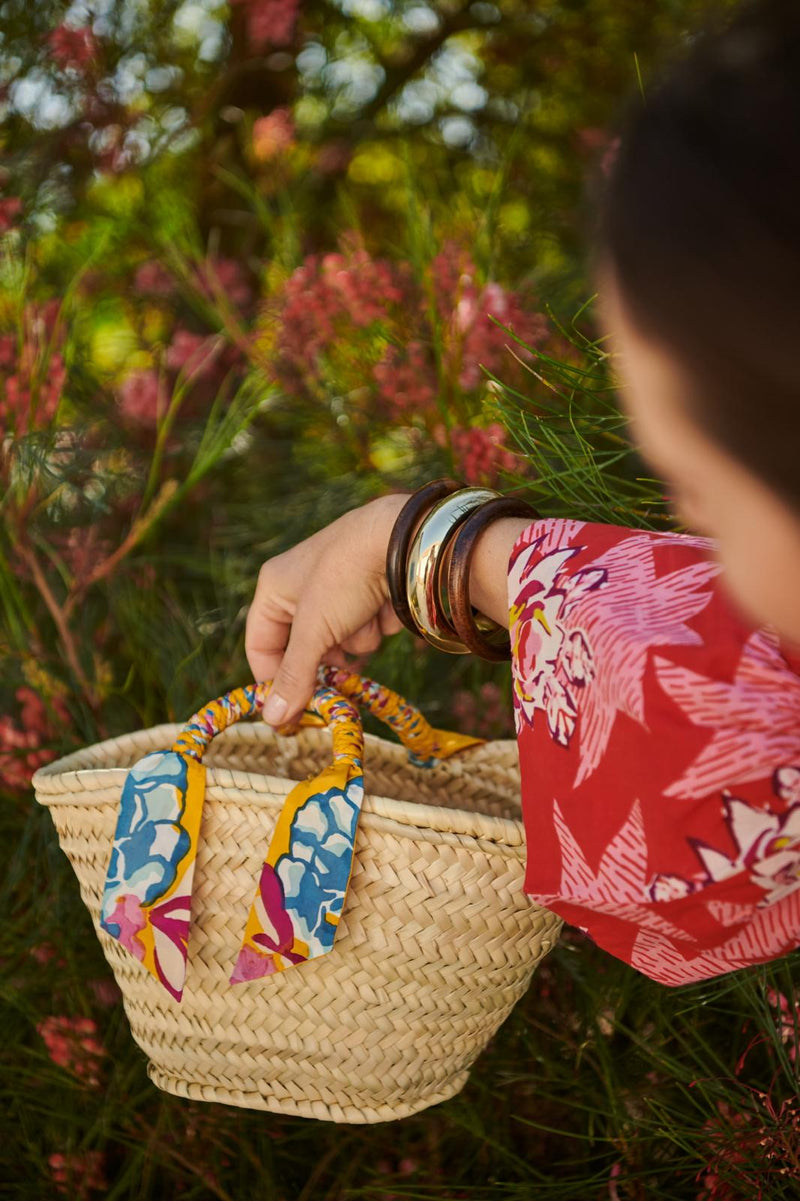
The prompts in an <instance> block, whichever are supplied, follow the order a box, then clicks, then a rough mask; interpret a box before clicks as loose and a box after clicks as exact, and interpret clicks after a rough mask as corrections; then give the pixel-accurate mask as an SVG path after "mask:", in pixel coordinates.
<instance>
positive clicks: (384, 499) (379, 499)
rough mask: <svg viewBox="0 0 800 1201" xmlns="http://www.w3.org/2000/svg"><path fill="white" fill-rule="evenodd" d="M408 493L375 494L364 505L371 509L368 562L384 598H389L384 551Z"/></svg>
mask: <svg viewBox="0 0 800 1201" xmlns="http://www.w3.org/2000/svg"><path fill="white" fill-rule="evenodd" d="M410 495H411V494H410V493H409V492H391V493H389V494H388V495H387V496H376V497H375V499H374V500H371V501H369V502H368V503H367V506H366V507H367V508H368V509H370V510H371V515H372V523H371V525H370V527H369V533H368V535H367V553H368V558H369V563H370V566H371V568H372V570H373V572H374V573H375V575H376V576H378V578H379V580H380V587H381V592H382V593H383V596H384V599H385V600H389V586H388V584H387V582H386V551H387V549H388V546H389V540H390V538H391V536H392V530H393V529H394V525H395V522H396V521H397V518H398V517H399V515H400V511H401V510H402V508H403V506H404V505H405V503H406V501H407V500H408V498H409V496H410Z"/></svg>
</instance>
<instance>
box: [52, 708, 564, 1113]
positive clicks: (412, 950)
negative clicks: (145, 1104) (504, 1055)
mask: <svg viewBox="0 0 800 1201" xmlns="http://www.w3.org/2000/svg"><path fill="white" fill-rule="evenodd" d="M180 731H181V727H179V726H177V725H162V726H158V727H155V728H153V729H149V730H140V731H137V732H136V733H132V734H127V735H124V736H123V737H120V738H112V739H109V740H107V741H105V742H100V743H98V744H96V745H94V746H90V747H87V748H86V749H85V750H81V751H78V752H77V753H75V754H71V755H68V756H66V757H65V758H62V759H59V760H58V761H56V762H54V763H50V764H48V765H47V766H45V767H43V768H41V769H40V770H39V771H38V772H37V773H36V775H35V777H34V787H35V790H36V797H37V800H38V801H39V802H40V803H41V804H43V805H46V806H48V808H49V810H50V813H51V815H52V818H53V822H54V824H55V827H56V830H57V832H58V837H59V841H60V844H61V847H62V849H63V850H64V852H65V853H66V854H67V856H68V857H69V859H70V862H71V863H72V866H73V868H74V870H75V874H76V875H77V877H78V881H79V884H80V890H81V896H82V898H83V900H84V902H85V904H86V906H87V908H88V909H89V912H90V913H91V916H92V920H93V922H94V926H95V930H96V932H97V936H98V938H99V939H100V942H101V944H102V947H103V951H104V954H105V956H106V959H107V960H108V962H109V964H110V966H111V968H112V970H113V972H114V976H115V978H116V980H117V983H118V985H119V987H120V989H121V991H122V996H123V1003H124V1007H125V1012H126V1014H127V1017H128V1020H129V1022H130V1027H131V1033H132V1034H133V1037H134V1039H135V1041H136V1042H137V1043H138V1045H139V1047H140V1048H141V1049H142V1050H143V1051H144V1053H145V1055H146V1056H147V1058H148V1060H149V1064H148V1074H149V1076H150V1079H151V1080H152V1081H153V1082H154V1083H155V1084H156V1085H157V1086H158V1087H159V1088H161V1089H164V1090H166V1091H167V1092H169V1093H174V1094H176V1095H177V1096H182V1097H189V1098H192V1099H195V1100H203V1101H218V1102H224V1103H226V1104H228V1105H237V1106H242V1107H246V1108H251V1109H264V1110H272V1111H273V1112H277V1113H284V1114H295V1115H299V1116H302V1117H313V1118H319V1119H324V1120H330V1121H337V1122H379V1121H385V1120H391V1119H397V1118H402V1117H405V1116H407V1115H409V1114H413V1113H416V1112H418V1111H419V1110H422V1109H425V1108H426V1107H427V1106H430V1105H434V1104H436V1103H437V1102H440V1101H444V1100H446V1099H448V1098H449V1097H452V1096H454V1095H455V1094H456V1093H458V1092H459V1091H460V1089H461V1088H463V1086H464V1084H465V1083H466V1081H467V1078H468V1075H469V1069H470V1067H471V1065H472V1064H473V1062H474V1061H475V1059H476V1058H477V1057H478V1055H479V1054H480V1052H481V1051H482V1050H483V1048H484V1047H485V1046H486V1044H487V1042H488V1041H489V1039H490V1038H491V1036H492V1035H493V1034H494V1032H495V1031H496V1030H497V1028H498V1027H499V1026H500V1025H501V1024H502V1022H503V1021H504V1020H505V1018H506V1017H507V1016H508V1014H509V1013H510V1011H511V1009H512V1007H513V1006H514V1004H515V1002H516V1001H517V1000H518V999H519V998H520V997H521V996H522V995H523V993H524V992H525V991H526V989H527V988H528V985H529V983H530V980H531V976H532V975H533V972H534V970H535V968H536V967H537V965H538V963H539V962H540V961H541V959H542V958H543V957H544V956H545V955H546V954H547V952H548V951H549V950H550V949H551V948H552V947H553V945H554V944H555V942H556V940H557V938H558V934H559V931H560V927H561V920H560V919H559V918H558V917H556V916H555V915H554V914H552V913H550V912H549V911H548V910H546V909H543V908H541V907H539V906H537V905H535V904H534V903H533V902H532V901H531V900H530V899H529V898H528V897H527V896H526V895H525V894H524V893H523V891H522V883H523V874H524V865H525V839H524V829H523V825H522V822H521V821H520V802H519V767H518V758H517V746H516V743H515V742H514V741H495V742H488V743H484V744H482V745H477V746H474V747H471V748H469V749H468V750H464V751H462V752H460V753H459V754H458V755H455V756H454V757H453V758H450V759H447V760H445V761H443V762H439V763H437V764H435V765H434V766H428V767H417V766H414V765H413V764H412V763H411V762H410V761H409V755H408V752H407V751H406V750H405V749H404V748H403V747H402V746H399V745H397V744H395V743H391V742H388V741H386V740H384V739H382V738H378V737H375V736H374V735H365V736H364V739H365V746H364V799H363V802H362V805H361V816H360V819H359V822H358V826H357V829H356V834H355V844H354V853H353V867H352V874H351V877H350V883H349V887H348V889H347V894H346V899H345V902H344V910H343V913H342V915H341V918H340V921H339V925H338V930H337V934H336V942H335V945H334V946H333V947H332V949H331V950H330V952H329V953H327V954H324V955H322V956H321V957H320V958H318V959H314V960H312V961H310V962H308V963H303V964H300V965H298V966H296V967H292V968H291V970H288V971H281V972H278V973H276V974H274V975H271V976H268V977H266V978H264V979H260V980H252V981H248V982H247V983H245V984H238V985H234V986H232V985H231V983H230V971H231V965H232V959H233V957H234V956H235V950H236V948H237V947H238V945H239V942H240V940H241V937H242V928H243V915H245V916H246V914H247V909H248V905H249V904H250V901H251V898H252V895H253V882H254V880H256V879H258V871H259V867H260V865H261V862H262V859H263V855H264V847H265V845H266V843H267V842H268V841H269V839H270V836H271V833H272V831H273V829H274V827H275V824H276V822H277V819H278V817H279V815H280V813H281V810H282V807H283V805H284V802H285V801H286V798H287V796H288V794H289V793H290V792H291V791H292V789H293V787H294V786H295V782H296V781H299V780H304V779H306V778H308V777H309V776H313V775H316V774H317V773H319V772H320V771H322V770H323V769H324V768H326V767H327V766H328V765H329V764H330V761H331V735H330V733H329V731H328V730H327V729H319V728H311V729H300V730H299V731H298V732H297V733H296V734H293V735H289V736H284V735H278V734H276V733H274V732H273V731H272V730H271V729H269V728H268V727H267V726H266V725H265V724H264V723H263V722H256V723H249V724H240V725H233V726H231V727H229V728H228V729H226V730H224V731H223V732H222V733H220V734H218V735H217V736H216V737H215V738H214V740H213V742H211V743H210V745H209V747H208V751H207V753H206V756H205V760H204V763H205V766H206V791H205V802H204V808H203V811H202V824H201V827H200V833H199V844H198V849H197V858H196V863H195V871H194V887H193V894H192V904H191V927H190V935H189V939H188V958H187V962H186V978H185V986H184V992H183V997H182V1000H181V1001H180V1002H178V1001H176V1000H174V999H173V998H172V997H171V996H169V995H168V994H167V993H166V992H165V990H164V989H163V988H162V987H161V985H160V984H159V982H158V981H157V980H156V979H154V978H153V976H152V975H151V974H150V973H149V972H148V971H147V970H146V969H145V967H144V965H143V964H142V963H140V962H138V961H137V960H136V959H135V958H134V957H133V956H132V955H131V954H129V953H128V952H127V951H126V950H125V949H124V948H123V947H122V946H121V945H120V943H119V942H118V941H117V940H116V939H115V938H112V937H111V936H110V935H109V934H108V933H107V932H106V930H104V929H103V928H102V927H101V925H100V907H101V899H102V895H103V888H104V880H105V877H106V869H107V866H108V862H109V853H110V850H111V845H112V840H113V838H114V831H115V824H116V820H117V815H118V811H119V806H120V795H121V791H122V788H123V784H124V781H125V779H126V774H127V771H128V769H129V768H130V767H131V766H132V765H133V764H134V763H135V762H137V761H138V760H139V759H141V757H142V756H144V755H146V754H147V753H149V752H152V751H156V750H163V748H165V747H168V746H170V745H171V744H172V743H173V742H174V740H175V739H176V736H177V735H178V734H179V733H180Z"/></svg>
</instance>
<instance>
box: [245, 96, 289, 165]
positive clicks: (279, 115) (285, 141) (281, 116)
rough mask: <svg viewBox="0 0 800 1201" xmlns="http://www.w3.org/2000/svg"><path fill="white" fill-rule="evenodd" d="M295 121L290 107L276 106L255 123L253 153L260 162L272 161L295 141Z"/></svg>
mask: <svg viewBox="0 0 800 1201" xmlns="http://www.w3.org/2000/svg"><path fill="white" fill-rule="evenodd" d="M294 135H295V128H294V121H293V120H292V114H291V113H290V112H289V110H288V108H276V109H273V110H272V112H271V113H268V114H267V116H266V117H259V118H258V120H257V121H255V122H254V123H253V154H254V155H255V157H256V159H257V160H258V161H259V162H260V163H268V162H271V161H272V159H275V158H278V157H279V156H280V155H281V154H283V153H284V151H286V150H288V149H289V147H290V146H291V145H293V143H294Z"/></svg>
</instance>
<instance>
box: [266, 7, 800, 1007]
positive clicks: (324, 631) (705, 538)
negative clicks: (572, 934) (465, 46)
mask: <svg viewBox="0 0 800 1201" xmlns="http://www.w3.org/2000/svg"><path fill="white" fill-rule="evenodd" d="M798 164H800V8H799V7H798V6H797V5H796V4H794V3H792V2H789V0H761V2H759V3H750V4H747V5H746V6H744V7H743V8H742V9H740V10H739V12H738V14H737V16H736V17H735V19H733V20H731V21H730V22H728V23H727V24H726V23H725V22H724V20H722V21H720V22H718V23H717V24H716V27H714V28H709V30H708V31H707V33H706V34H704V35H702V36H701V37H699V38H698V39H696V41H695V43H694V45H693V46H692V48H691V50H690V51H689V53H688V54H687V55H686V56H685V57H684V58H682V59H680V60H678V61H676V62H675V63H674V64H672V65H670V66H669V67H668V69H666V70H665V72H664V73H663V76H662V78H661V79H660V80H659V81H657V83H656V86H655V87H653V88H652V89H651V91H650V94H649V95H648V96H647V98H646V99H645V100H644V101H640V100H638V99H634V100H632V101H631V102H630V103H629V105H628V107H627V109H626V111H625V112H624V114H623V120H622V123H621V128H620V146H619V151H618V154H617V158H616V161H615V163H614V164H613V166H612V168H611V171H610V174H609V178H608V180H607V181H603V182H602V187H601V184H600V182H599V175H598V177H597V178H596V179H594V180H593V181H592V182H593V188H592V190H591V195H590V199H591V202H592V206H593V210H592V211H593V213H596V214H597V219H596V221H595V220H594V218H593V220H592V224H593V226H594V228H593V230H592V245H593V255H594V259H593V264H592V266H593V270H594V274H595V279H596V282H597V287H598V292H599V297H600V304H599V309H600V311H599V316H600V319H601V323H602V327H603V330H604V331H605V333H606V335H607V337H608V340H609V342H610V343H611V349H612V350H613V351H614V352H615V355H616V359H617V362H618V367H619V375H620V385H621V387H620V399H621V402H622V404H623V405H624V407H625V410H626V412H627V414H628V416H629V418H630V423H631V431H632V436H633V439H634V441H635V442H636V444H637V445H638V446H639V448H640V449H641V452H642V454H643V455H644V456H645V457H646V458H647V459H648V460H649V461H650V463H651V464H652V465H653V467H654V468H655V469H656V471H657V472H658V473H659V474H660V475H661V476H662V477H663V478H664V479H665V480H666V481H667V483H668V486H669V488H670V493H671V495H672V497H673V499H674V503H675V509H676V512H677V514H678V516H679V517H680V518H681V520H682V521H683V522H684V523H685V524H686V526H687V527H689V528H690V529H692V530H693V531H695V534H693V535H688V534H687V535H681V534H670V533H666V534H652V533H646V532H643V531H633V530H628V529H624V528H620V527H615V526H607V525H599V524H588V523H583V522H581V521H580V520H568V519H563V520H540V521H533V522H531V521H530V519H529V518H526V517H504V518H502V519H499V520H496V521H494V522H493V523H492V524H491V525H489V526H488V528H487V529H486V530H485V532H484V533H483V534H482V535H481V537H480V539H479V541H478V543H477V547H476V550H475V553H474V556H473V558H472V562H471V569H470V575H469V590H470V601H471V603H472V605H473V606H474V607H475V608H476V609H478V610H479V611H480V612H481V613H483V614H485V615H486V616H487V617H489V618H491V619H493V620H494V621H496V622H497V623H501V624H504V625H506V626H508V627H509V628H510V631H511V642H512V652H513V654H512V672H513V679H514V709H515V719H516V728H517V736H518V743H519V750H520V764H521V771H522V803H523V816H524V820H525V825H526V835H527V842H528V847H529V854H528V863H527V869H526V876H525V884H524V887H525V891H526V892H528V893H529V894H530V895H531V897H532V898H533V899H534V900H536V901H538V902H540V903H542V904H544V905H547V906H548V907H550V908H551V909H553V910H555V911H556V912H558V913H560V914H561V915H562V916H563V917H564V918H565V919H566V920H567V921H568V922H571V923H572V924H575V925H577V926H579V927H580V928H581V929H583V930H585V931H586V932H587V933H588V934H589V935H590V936H591V937H593V938H594V939H595V940H596V942H598V943H599V944H600V945H601V946H603V947H605V948H606V949H607V950H609V951H610V952H611V953H612V954H615V955H617V956H619V957H620V958H622V959H624V960H625V961H626V962H628V963H631V964H633V966H635V967H637V968H638V969H639V970H641V971H643V972H645V973H646V974H647V975H649V976H651V977H652V978H654V979H656V980H660V981H662V982H664V983H667V984H682V983H686V982H689V981H692V980H698V979H704V978H707V977H711V976H714V975H718V974H720V973H722V972H726V971H730V970H733V969H736V968H739V967H743V966H745V965H747V964H750V963H756V962H763V961H765V960H768V959H771V958H774V957H775V956H777V955H780V954H783V953H785V952H786V951H788V950H791V949H792V948H794V947H796V946H798V945H800V649H797V648H800V605H798V603H797V597H798V596H800V474H799V473H798V471H797V467H796V457H797V450H798V434H799V433H800V358H798V353H797V351H798V349H800V308H798V302H797V295H798V290H797V283H798V280H800V223H799V222H798V214H800V167H799V166H798ZM407 499H408V498H407V497H406V496H403V495H390V496H383V497H379V498H377V499H376V500H374V501H372V502H371V503H369V504H367V505H364V506H362V507H361V508H358V509H355V510H353V511H352V512H350V513H347V514H345V515H344V516H343V517H341V518H339V520H338V521H335V522H333V523H332V524H331V525H329V526H328V527H326V528H325V529H323V530H320V531H319V532H318V533H316V534H314V535H313V536H312V537H311V538H308V539H306V541H304V542H302V543H301V544H300V545H298V546H296V547H294V548H293V549H291V550H290V551H288V552H286V553H285V554H282V555H280V556H277V557H276V558H273V559H271V560H269V561H268V562H266V563H265V564H264V566H263V567H262V569H261V573H260V575H259V580H258V585H257V588H256V593H255V597H254V600H253V604H252V606H251V609H250V613H249V617H248V623H247V637H246V650H247V656H248V660H249V663H250V666H251V668H252V671H253V674H254V677H255V678H256V679H257V680H264V679H272V680H273V681H274V683H273V687H272V690H271V694H270V697H269V699H268V703H267V705H266V707H265V711H264V716H265V719H266V720H267V721H269V722H271V723H273V724H282V723H283V722H285V721H287V720H290V719H291V718H293V717H294V716H296V715H297V714H298V713H299V712H300V710H301V709H302V708H303V706H304V704H305V702H306V700H307V698H308V697H309V696H310V694H311V692H312V691H313V688H314V682H315V672H316V668H317V666H318V664H319V663H320V662H323V661H324V662H329V663H330V662H333V663H339V664H344V663H345V659H344V652H353V653H364V652H368V651H373V650H375V649H376V648H377V646H378V645H379V643H380V641H381V639H382V638H383V637H384V636H386V635H389V634H392V633H395V632H397V631H399V629H400V628H401V622H400V620H399V619H398V617H397V616H396V614H395V611H394V608H393V606H392V603H391V601H390V599H389V591H388V587H387V582H386V574H385V563H386V555H387V546H388V544H389V540H390V537H391V533H392V530H393V528H394V525H395V521H396V519H397V517H398V514H399V512H400V510H401V509H402V508H403V506H404V505H405V503H406V501H407Z"/></svg>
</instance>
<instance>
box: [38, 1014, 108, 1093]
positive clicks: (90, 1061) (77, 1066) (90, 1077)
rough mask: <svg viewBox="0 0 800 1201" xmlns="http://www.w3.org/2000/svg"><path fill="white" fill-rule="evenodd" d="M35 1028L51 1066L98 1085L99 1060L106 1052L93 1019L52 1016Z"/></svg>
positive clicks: (100, 1060) (95, 1085) (92, 1084)
mask: <svg viewBox="0 0 800 1201" xmlns="http://www.w3.org/2000/svg"><path fill="white" fill-rule="evenodd" d="M36 1029H37V1030H38V1032H39V1034H40V1035H41V1037H42V1039H43V1041H44V1044H45V1046H46V1047H47V1051H48V1054H49V1056H50V1058H51V1059H52V1060H53V1063H56V1064H58V1066H59V1067H62V1068H65V1069H66V1070H67V1071H68V1072H72V1074H73V1075H74V1076H77V1077H78V1079H79V1080H83V1081H84V1082H85V1083H87V1084H89V1085H91V1086H93V1087H97V1086H98V1085H99V1084H100V1069H101V1066H102V1060H103V1058H104V1057H105V1056H106V1055H107V1054H108V1052H107V1051H106V1049H105V1047H104V1046H103V1045H102V1043H101V1042H100V1041H99V1039H98V1037H97V1035H98V1029H97V1023H96V1022H95V1021H94V1020H93V1019H92V1018H70V1017H64V1016H53V1017H48V1018H45V1019H44V1020H43V1021H41V1022H39V1023H38V1024H37V1026H36Z"/></svg>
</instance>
